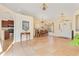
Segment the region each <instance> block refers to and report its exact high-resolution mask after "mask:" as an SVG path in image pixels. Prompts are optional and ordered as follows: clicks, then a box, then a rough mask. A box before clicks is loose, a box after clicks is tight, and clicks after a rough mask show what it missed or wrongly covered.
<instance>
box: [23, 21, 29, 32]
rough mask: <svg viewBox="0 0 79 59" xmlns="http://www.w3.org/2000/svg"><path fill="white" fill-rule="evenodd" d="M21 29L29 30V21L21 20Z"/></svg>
mask: <svg viewBox="0 0 79 59" xmlns="http://www.w3.org/2000/svg"><path fill="white" fill-rule="evenodd" d="M22 30H24V31H27V30H29V21H22Z"/></svg>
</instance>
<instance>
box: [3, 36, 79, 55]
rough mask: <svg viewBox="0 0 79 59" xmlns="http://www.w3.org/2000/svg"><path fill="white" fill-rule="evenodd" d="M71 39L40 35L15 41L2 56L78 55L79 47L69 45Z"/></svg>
mask: <svg viewBox="0 0 79 59" xmlns="http://www.w3.org/2000/svg"><path fill="white" fill-rule="evenodd" d="M70 41H71V39H65V38H58V37H49V38H48V37H40V38H35V39H33V40H30V41H23V42H18V43H15V44H14V45H13V46H12V47H11V48H10V49H9V51H8V52H7V53H5V54H4V56H78V55H79V47H75V46H70V45H68V42H70Z"/></svg>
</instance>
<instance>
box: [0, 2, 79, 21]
mask: <svg viewBox="0 0 79 59" xmlns="http://www.w3.org/2000/svg"><path fill="white" fill-rule="evenodd" d="M1 5H4V6H6V7H7V8H9V9H11V10H13V11H15V12H19V13H21V14H25V15H31V16H34V17H36V18H40V19H42V18H44V19H50V20H55V19H56V18H58V17H59V16H60V15H61V13H62V12H63V13H64V14H65V15H67V16H72V15H73V14H74V12H75V10H76V9H79V4H78V3H47V6H48V8H47V10H46V11H43V10H42V9H41V6H42V3H1Z"/></svg>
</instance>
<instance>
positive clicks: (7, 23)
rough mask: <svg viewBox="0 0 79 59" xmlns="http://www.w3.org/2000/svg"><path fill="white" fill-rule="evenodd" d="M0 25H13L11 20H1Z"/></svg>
mask: <svg viewBox="0 0 79 59" xmlns="http://www.w3.org/2000/svg"><path fill="white" fill-rule="evenodd" d="M2 27H14V21H13V20H2Z"/></svg>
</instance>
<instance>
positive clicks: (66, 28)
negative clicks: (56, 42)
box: [61, 21, 72, 38]
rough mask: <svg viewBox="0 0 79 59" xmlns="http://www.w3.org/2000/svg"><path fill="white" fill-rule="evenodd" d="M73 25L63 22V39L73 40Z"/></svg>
mask: <svg viewBox="0 0 79 59" xmlns="http://www.w3.org/2000/svg"><path fill="white" fill-rule="evenodd" d="M71 25H72V24H71V22H66V21H65V22H63V23H62V26H61V35H62V36H63V37H67V38H71V32H72V30H71V27H72V26H71Z"/></svg>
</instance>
